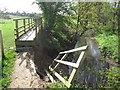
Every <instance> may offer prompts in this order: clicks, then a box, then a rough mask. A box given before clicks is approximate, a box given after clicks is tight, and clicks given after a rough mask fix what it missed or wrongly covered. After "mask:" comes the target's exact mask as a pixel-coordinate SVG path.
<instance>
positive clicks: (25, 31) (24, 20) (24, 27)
mask: <svg viewBox="0 0 120 90" xmlns="http://www.w3.org/2000/svg"><path fill="white" fill-rule="evenodd" d="M23 25H24V32H26V31H25V30H26V29H25V19H23Z"/></svg>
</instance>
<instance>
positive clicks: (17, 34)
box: [15, 20, 19, 38]
mask: <svg viewBox="0 0 120 90" xmlns="http://www.w3.org/2000/svg"><path fill="white" fill-rule="evenodd" d="M15 24H16V29H15V31H16V38H18V37H19V33H18V20H15Z"/></svg>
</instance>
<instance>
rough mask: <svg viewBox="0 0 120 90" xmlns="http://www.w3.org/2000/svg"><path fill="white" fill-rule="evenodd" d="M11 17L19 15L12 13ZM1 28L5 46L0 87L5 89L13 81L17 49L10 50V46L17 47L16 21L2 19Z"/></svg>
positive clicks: (0, 20)
mask: <svg viewBox="0 0 120 90" xmlns="http://www.w3.org/2000/svg"><path fill="white" fill-rule="evenodd" d="M10 17H11V18H16V17H19V16H14V15H11V16H10ZM0 22H1V24H0V28H1V30H2V38H3V46H4V54H5V55H4V58H3V59H2V61H0V63H2V69H1V70H2V78H0V84H1V86H0V89H5V88H7V86H8V85H9V84H10V82H11V78H10V75H11V72H12V69H13V66H14V61H15V55H16V53H15V50H10V47H15V41H14V40H15V36H14V33H15V32H14V28H15V23H14V21H13V19H0Z"/></svg>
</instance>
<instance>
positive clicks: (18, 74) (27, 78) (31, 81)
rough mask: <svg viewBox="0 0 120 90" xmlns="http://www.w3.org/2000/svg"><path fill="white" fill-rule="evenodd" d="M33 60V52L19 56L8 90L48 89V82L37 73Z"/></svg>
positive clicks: (19, 54)
mask: <svg viewBox="0 0 120 90" xmlns="http://www.w3.org/2000/svg"><path fill="white" fill-rule="evenodd" d="M33 60H34V54H33V52H24V53H18V54H17V56H16V61H15V63H14V68H13V72H12V75H11V78H12V80H11V81H12V82H11V83H10V85H9V87H8V88H46V85H45V83H46V81H44V80H43V79H40V77H39V75H38V74H37V73H36V70H35V64H34V63H33Z"/></svg>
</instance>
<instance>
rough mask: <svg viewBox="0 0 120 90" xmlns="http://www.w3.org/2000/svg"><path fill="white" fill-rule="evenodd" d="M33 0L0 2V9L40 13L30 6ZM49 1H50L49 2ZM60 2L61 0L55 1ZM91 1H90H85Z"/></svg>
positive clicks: (0, 0) (2, 0) (3, 0)
mask: <svg viewBox="0 0 120 90" xmlns="http://www.w3.org/2000/svg"><path fill="white" fill-rule="evenodd" d="M34 1H35V0H0V9H1V10H4V9H7V11H11V12H16V11H20V12H23V11H25V12H29V13H32V12H36V13H39V12H40V13H41V11H40V9H39V8H38V6H37V5H36V4H32V3H33V2H34ZM50 1H51V0H50ZM57 1H62V0H57ZM87 1H91V0H87ZM93 1H99V0H93ZM107 1H119V0H107Z"/></svg>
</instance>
